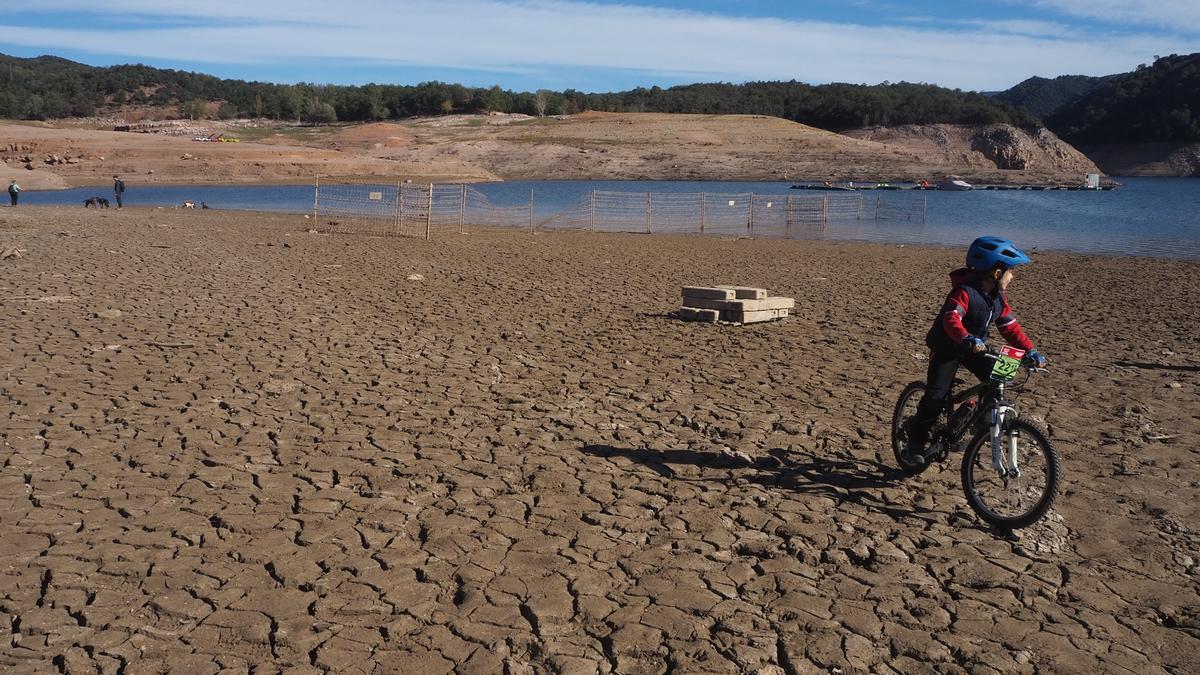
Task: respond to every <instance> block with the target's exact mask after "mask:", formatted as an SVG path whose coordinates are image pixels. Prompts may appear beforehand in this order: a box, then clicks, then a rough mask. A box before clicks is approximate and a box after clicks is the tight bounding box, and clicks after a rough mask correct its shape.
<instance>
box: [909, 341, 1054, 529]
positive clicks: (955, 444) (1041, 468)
mask: <svg viewBox="0 0 1200 675" xmlns="http://www.w3.org/2000/svg"><path fill="white" fill-rule="evenodd" d="M984 356H985V357H987V358H989V359H991V360H992V361H993V362H994V363H993V366H992V371H991V379H990V380H988V381H985V382H980V383H979V384H977V385H975V386H973V387H970V388H968V389H964V390H962V391H959V392H958V393H951V395H950V396H949V397H948V398H947V400H946V407H945V409H943V410H942V412H941V413H940V414H939V416H938V420H937V422H936V423H935V424H934V426H933V428H932V429H931V430H930V436H929V438H930V441H931V443H940V445H941V449H940V451H938V452H936V453H935V454H934V455H933V457H928V458H926V459H925V461H921V458H913V457H911V456H909V455H908V454H907V453H906V452H905V445H906V444H907V441H908V424H909V422H910V421H911V419H912V418H913V416H914V415H915V414H916V411H917V404H918V403H920V401H921V397H922V395H923V394H924V393H925V383H924V382H913V383H911V384H909V385H908V386H907V387H905V388H904V391H903V392H901V394H900V398H899V400H897V401H896V409H895V411H894V412H893V413H892V451H893V452H894V453H895V455H896V462H897V464H899V466H900V469H901V470H902V471H904V473H905V474H907V475H910V476H913V475H916V474H919V473H921V472H923V471H925V470H926V469H928V468H929V467H930V466H931V465H932V464H933V463H934V462H938V461H941V460H944V459H946V457H947V456H949V453H950V450H951V449H955V450H959V451H963V458H962V486H963V492H964V493H966V497H967V503H968V504H970V505H971V509H972V510H973V511H975V513H976V514H978V515H979V517H980V518H982V519H983V520H985V521H987V522H988V523H990V524H992V525H994V526H996V527H999V528H1002V529H1009V530H1012V529H1019V528H1022V527H1028V526H1030V525H1032V524H1033V523H1036V522H1037V521H1038V520H1040V519H1041V518H1042V517H1043V516H1045V515H1046V512H1047V511H1049V510H1050V507H1051V506H1052V505H1053V504H1054V499H1055V497H1057V496H1058V488H1059V480H1060V472H1059V462H1060V460H1059V456H1058V450H1056V449H1055V447H1054V445H1053V444H1052V443H1051V442H1050V439H1049V438H1047V434H1046V432H1045V431H1044V430H1043V429H1042V426H1041V424H1040V423H1037V422H1035V421H1033V420H1032V419H1030V418H1028V417H1026V416H1024V415H1020V414H1018V413H1017V410H1016V408H1015V407H1014V405H1013V402H1012V401H1011V400H1008V399H1007V398H1005V397H1006V395H1009V396H1011V395H1014V394H1016V393H1017V392H1020V391H1021V390H1022V389H1023V388H1024V387H1025V385H1026V384H1028V382H1029V378H1030V377H1031V376H1032V374H1033V373H1037V372H1043V371H1044V370H1045V369H1044V368H1036V367H1033V366H1032V364H1029V363H1026V362H1023V360H1022V358H1023V357H1024V356H1025V352H1024V351H1022V350H1020V349H1014V348H1012V347H1002V348H1001V349H1000V350H994V349H989V350H988V351H987V352H986V353H985V354H984ZM1023 365H1024V371H1025V379H1024V380H1023V381H1022V382H1021V383H1020V384H1018V385H1014V384H1013V382H1014V381H1015V380H1016V379H1017V376H1018V374H1019V372H1020V371H1021V370H1022V366H1023ZM970 432H973V433H974V435H973V436H972V437H971V438H970V440H969V441H965V440H964V439H966V438H967V436H968V433H970ZM931 447H933V446H932V445H931Z"/></svg>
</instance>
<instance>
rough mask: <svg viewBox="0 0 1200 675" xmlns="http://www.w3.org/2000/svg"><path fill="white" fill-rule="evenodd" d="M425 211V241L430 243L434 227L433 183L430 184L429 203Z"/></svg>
mask: <svg viewBox="0 0 1200 675" xmlns="http://www.w3.org/2000/svg"><path fill="white" fill-rule="evenodd" d="M426 207H427V208H426V209H425V241H429V235H430V230H431V229H432V227H431V226H432V225H433V183H430V184H429V201H428V202H427V203H426Z"/></svg>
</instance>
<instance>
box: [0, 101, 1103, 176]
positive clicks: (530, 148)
mask: <svg viewBox="0 0 1200 675" xmlns="http://www.w3.org/2000/svg"><path fill="white" fill-rule="evenodd" d="M205 124H208V125H210V128H208V129H201V130H200V131H201V132H202V131H212V130H216V131H222V130H223V131H225V132H227V133H230V134H231V135H235V136H242V137H243V139H242V142H240V143H198V142H194V141H192V140H191V134H189V135H187V136H175V137H171V136H162V135H156V134H139V133H120V132H112V131H102V130H96V129H88V128H85V127H84V126H83V125H81V124H78V123H64V124H63V125H61V126H60V127H53V126H49V125H37V124H0V138H3V139H4V141H5V143H4V144H0V160H3V163H0V179H11V178H14V177H15V178H17V179H18V180H21V181H22V183H23V184H25V183H28V185H27V186H26V187H29V188H55V187H64V186H67V185H80V184H95V183H103V182H105V181H108V180H110V178H111V176H112V175H113V174H123V175H129V176H136V177H137V179H138V181H139V182H143V183H145V182H169V183H194V182H222V183H230V182H262V181H307V180H311V178H312V177H313V176H314V175H316V174H321V175H327V176H328V175H337V176H351V175H358V176H381V177H389V178H412V179H414V180H441V181H457V180H467V181H479V180H498V179H550V178H554V179H615V180H624V179H672V180H688V179H708V180H734V179H747V180H793V179H831V180H846V179H849V180H886V181H918V180H922V179H928V180H939V179H941V178H943V177H944V176H945V175H947V174H960V175H963V176H965V177H967V178H968V179H970V180H976V181H980V182H989V183H1039V182H1040V183H1079V182H1081V181H1082V180H1083V174H1084V173H1087V172H1090V171H1096V169H1095V166H1094V165H1092V164H1091V163H1090V162H1088V161H1087V160H1086V159H1085V158H1083V157H1082V156H1081V155H1079V154H1078V153H1077V152H1075V151H1074V150H1073V149H1071V148H1070V146H1067V145H1066V144H1064V143H1062V142H1061V141H1059V140H1058V139H1057V138H1053V136H1052V135H1049V136H1046V135H1045V134H1044V135H1043V136H1044V137H1039V138H1034V137H1031V136H1029V135H1028V134H1026V133H1025V132H1023V131H1020V130H1017V129H1014V128H1012V127H998V128H996V129H992V128H986V129H982V130H974V129H973V128H956V127H949V126H938V127H927V128H926V127H921V128H915V129H918V130H919V133H914V132H913V129H914V128H905V129H904V130H901V131H899V132H897V133H892V134H890V135H887V136H886V137H885V136H884V135H882V134H881V133H880V132H879V130H869V132H870V133H868V132H867V131H864V132H863V134H860V135H861V136H863V138H862V139H860V138H852V137H850V136H847V135H841V134H835V133H831V132H827V131H822V130H820V129H815V128H812V127H808V126H805V125H802V124H796V123H793V122H788V121H786V120H782V119H778V118H773V117H763V116H753V115H667V114H649V113H647V114H635V113H622V114H616V113H584V114H581V115H573V116H568V117H562V118H529V117H525V116H522V115H499V116H479V115H474V116H449V117H439V118H427V119H415V120H409V121H405V122H381V123H375V124H366V125H359V126H353V127H344V126H341V127H336V126H335V127H324V128H297V127H287V128H262V127H252V126H248V125H247V123H245V122H239V123H236V124H235V123H221V122H207V123H205ZM988 129H991V130H990V131H988ZM985 132H986V133H985ZM1046 133H1047V134H1048V132H1046ZM868 136H869V137H868ZM981 138H982V139H983V141H981V140H980V139H981ZM27 166H28V167H32V170H29V169H27V168H26V167H27Z"/></svg>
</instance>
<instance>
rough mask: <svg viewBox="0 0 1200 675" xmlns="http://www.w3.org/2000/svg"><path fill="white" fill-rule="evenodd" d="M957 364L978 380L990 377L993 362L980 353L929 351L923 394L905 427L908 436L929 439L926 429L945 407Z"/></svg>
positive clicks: (922, 442) (920, 440) (926, 441)
mask: <svg viewBox="0 0 1200 675" xmlns="http://www.w3.org/2000/svg"><path fill="white" fill-rule="evenodd" d="M960 365H963V366H966V367H967V370H970V371H971V372H972V373H973V374H974V375H975V377H978V378H979V380H980V381H981V382H982V381H984V380H987V379H989V378H990V377H991V374H992V362H991V361H990V360H989V359H987V358H984V356H983V355H982V354H959V353H955V352H949V353H939V352H933V353H932V354H930V356H929V372H928V373H926V375H925V396H924V397H922V398H921V403H920V405H918V406H917V414H916V415H913V418H912V422H910V423H909V427H908V437H909V438H911V439H913V440H914V441H915V442H917V443H919V444H921V445H925V444H926V443H928V442H929V430H930V429H931V428H932V427H933V425H934V423H935V422H937V418H938V414H939V413H941V411H942V409H943V408H945V407H946V399H947V398H949V396H950V390H951V389H953V388H954V375H955V373H957V372H958V367H959V366H960Z"/></svg>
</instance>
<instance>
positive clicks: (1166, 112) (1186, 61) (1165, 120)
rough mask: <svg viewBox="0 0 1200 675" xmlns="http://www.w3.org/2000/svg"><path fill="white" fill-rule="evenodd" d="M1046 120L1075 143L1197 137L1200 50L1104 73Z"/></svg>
mask: <svg viewBox="0 0 1200 675" xmlns="http://www.w3.org/2000/svg"><path fill="white" fill-rule="evenodd" d="M1046 124H1047V126H1048V127H1049V128H1050V129H1051V130H1053V131H1054V132H1055V133H1057V134H1058V135H1059V136H1060V137H1062V138H1063V139H1064V140H1066V141H1068V142H1070V143H1073V144H1078V143H1146V142H1159V141H1165V142H1176V143H1190V142H1196V141H1200V54H1190V55H1187V56H1177V55H1174V54H1172V55H1171V56H1165V57H1162V58H1160V59H1157V60H1156V61H1155V62H1154V64H1153V65H1151V66H1141V67H1139V68H1138V69H1137V70H1135V71H1134V72H1132V73H1126V74H1123V75H1116V76H1112V77H1110V78H1107V79H1106V80H1105V82H1103V83H1102V84H1101V85H1100V86H1098V87H1096V88H1095V89H1093V90H1092V91H1090V92H1088V93H1087V94H1085V95H1083V96H1082V97H1080V98H1079V99H1077V100H1075V101H1073V102H1071V103H1069V104H1067V105H1065V106H1063V107H1062V108H1060V109H1059V110H1058V112H1056V113H1055V114H1053V115H1051V116H1050V117H1049V118H1047V120H1046Z"/></svg>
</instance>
